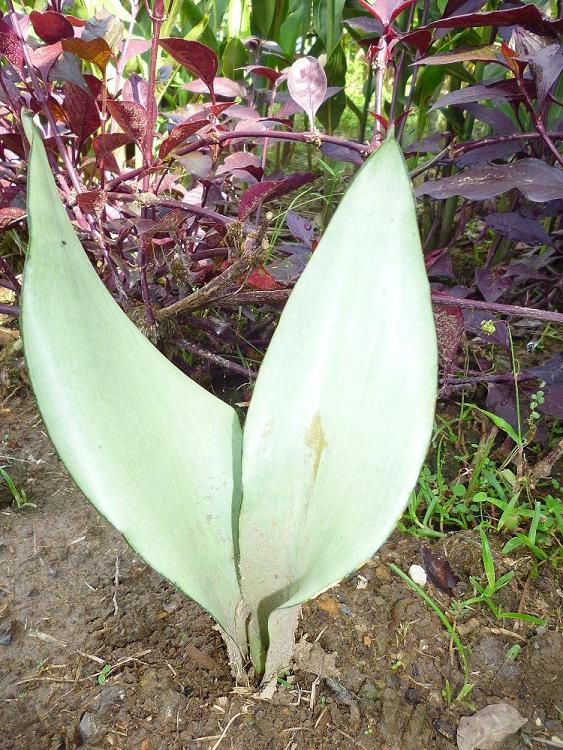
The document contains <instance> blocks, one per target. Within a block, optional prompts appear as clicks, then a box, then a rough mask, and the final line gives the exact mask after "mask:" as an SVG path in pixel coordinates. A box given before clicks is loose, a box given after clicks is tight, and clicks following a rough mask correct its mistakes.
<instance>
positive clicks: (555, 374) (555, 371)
mask: <svg viewBox="0 0 563 750" xmlns="http://www.w3.org/2000/svg"><path fill="white" fill-rule="evenodd" d="M522 375H529V376H530V377H533V378H537V379H538V380H543V381H544V383H546V384H547V385H563V352H559V353H558V354H556V355H555V356H553V357H550V359H548V360H546V361H545V362H542V364H541V365H537V366H536V367H529V368H527V369H526V370H523V371H522Z"/></svg>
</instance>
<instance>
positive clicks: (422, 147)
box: [404, 133, 445, 156]
mask: <svg viewBox="0 0 563 750" xmlns="http://www.w3.org/2000/svg"><path fill="white" fill-rule="evenodd" d="M444 145H445V141H444V134H443V133H433V134H432V135H429V136H427V137H426V138H423V139H422V140H421V141H413V142H412V143H409V145H408V146H405V149H404V151H405V156H407V155H408V156H412V155H413V154H437V153H438V152H439V151H441V150H442V149H443V148H444Z"/></svg>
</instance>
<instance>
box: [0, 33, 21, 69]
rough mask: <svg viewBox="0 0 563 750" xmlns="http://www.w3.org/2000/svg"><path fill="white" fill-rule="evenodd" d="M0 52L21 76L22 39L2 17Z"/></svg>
mask: <svg viewBox="0 0 563 750" xmlns="http://www.w3.org/2000/svg"><path fill="white" fill-rule="evenodd" d="M0 54H1V55H4V57H5V58H6V59H7V60H8V62H9V63H10V64H11V65H12V66H13V67H14V68H15V69H16V70H17V72H18V73H19V74H20V76H21V77H22V78H23V77H24V72H23V63H24V54H23V44H22V41H21V39H20V38H19V36H18V35H17V34H16V32H15V31H14V30H13V28H12V26H11V25H10V24H9V23H6V21H4V20H2V19H0Z"/></svg>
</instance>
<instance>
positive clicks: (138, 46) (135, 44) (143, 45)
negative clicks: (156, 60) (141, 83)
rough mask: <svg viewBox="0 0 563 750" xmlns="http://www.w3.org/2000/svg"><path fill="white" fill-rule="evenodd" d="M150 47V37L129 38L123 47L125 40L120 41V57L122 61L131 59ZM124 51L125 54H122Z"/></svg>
mask: <svg viewBox="0 0 563 750" xmlns="http://www.w3.org/2000/svg"><path fill="white" fill-rule="evenodd" d="M150 48H151V41H150V39H148V40H146V39H130V40H129V43H128V44H127V48H125V41H123V42H122V43H121V57H120V59H121V60H122V61H124V62H128V61H129V60H132V59H133V58H134V57H137V55H142V54H143V52H147V51H148V50H149V49H150ZM124 53H125V55H124Z"/></svg>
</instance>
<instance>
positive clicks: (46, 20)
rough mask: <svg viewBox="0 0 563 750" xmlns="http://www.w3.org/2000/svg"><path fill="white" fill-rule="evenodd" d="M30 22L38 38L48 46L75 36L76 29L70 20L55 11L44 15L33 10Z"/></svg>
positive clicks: (49, 11) (47, 11) (48, 11)
mask: <svg viewBox="0 0 563 750" xmlns="http://www.w3.org/2000/svg"><path fill="white" fill-rule="evenodd" d="M29 20H30V21H31V25H32V26H33V30H34V31H35V33H36V34H37V36H38V37H39V38H40V39H42V40H43V41H44V42H47V44H55V43H56V42H60V40H61V39H68V38H69V37H73V36H74V28H73V26H72V24H71V22H70V21H69V20H68V18H65V17H64V16H63V15H62V14H61V13H57V12H56V11H54V10H46V11H44V12H43V13H40V12H39V11H37V10H32V11H31V13H30V14H29Z"/></svg>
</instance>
